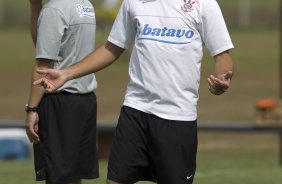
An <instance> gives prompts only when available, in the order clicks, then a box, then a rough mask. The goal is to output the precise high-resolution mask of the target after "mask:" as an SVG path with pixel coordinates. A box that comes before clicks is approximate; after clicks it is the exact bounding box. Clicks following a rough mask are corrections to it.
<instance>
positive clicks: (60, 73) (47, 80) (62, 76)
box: [33, 69, 68, 92]
mask: <svg viewBox="0 0 282 184" xmlns="http://www.w3.org/2000/svg"><path fill="white" fill-rule="evenodd" d="M37 72H38V73H39V74H41V75H43V76H44V77H42V78H41V79H38V80H36V81H34V82H33V85H41V86H43V87H44V88H45V90H46V91H48V92H54V91H56V90H57V89H58V88H60V87H61V86H63V85H64V83H65V82H66V81H68V73H67V72H65V71H64V70H56V69H46V70H37Z"/></svg>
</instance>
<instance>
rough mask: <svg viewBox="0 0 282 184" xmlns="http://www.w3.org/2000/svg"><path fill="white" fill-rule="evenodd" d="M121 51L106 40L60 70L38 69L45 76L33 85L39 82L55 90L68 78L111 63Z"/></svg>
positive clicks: (48, 88) (46, 87)
mask: <svg viewBox="0 0 282 184" xmlns="http://www.w3.org/2000/svg"><path fill="white" fill-rule="evenodd" d="M123 51H124V49H123V48H120V47H118V46H116V45H114V44H112V43H111V42H108V41H107V42H106V43H105V44H103V45H102V46H100V47H99V48H98V49H97V50H96V51H94V52H92V53H91V54H90V55H88V56H87V57H86V58H84V59H83V60H82V61H80V62H78V63H76V64H74V65H72V66H70V67H68V68H65V69H62V70H54V69H48V70H38V73H40V74H43V75H45V77H43V78H41V79H39V80H36V81H35V82H34V85H39V84H40V85H43V86H44V87H45V89H46V90H47V91H49V92H52V91H55V90H57V89H58V88H59V87H61V86H62V85H63V84H64V83H65V82H66V81H68V80H71V79H74V78H78V77H81V76H83V75H88V74H90V73H93V72H97V71H99V70H102V69H103V68H105V67H107V66H109V65H111V64H112V63H113V62H114V61H115V60H117V59H118V58H119V56H120V55H121V54H122V53H123Z"/></svg>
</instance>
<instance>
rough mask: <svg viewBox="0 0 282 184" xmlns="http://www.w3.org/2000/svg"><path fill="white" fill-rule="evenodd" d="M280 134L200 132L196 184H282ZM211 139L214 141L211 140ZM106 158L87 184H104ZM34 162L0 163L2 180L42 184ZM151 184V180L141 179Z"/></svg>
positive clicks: (4, 183)
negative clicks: (97, 173)
mask: <svg viewBox="0 0 282 184" xmlns="http://www.w3.org/2000/svg"><path fill="white" fill-rule="evenodd" d="M277 138H278V137H277V136H276V135H271V134H260V135H259V136H258V135H255V134H229V133H228V134H214V133H200V135H199V149H198V159H197V160H198V165H197V174H196V177H195V182H194V183H195V184H227V183H228V184H238V183H240V184H280V183H281V181H282V174H281V172H282V165H279V163H278V162H279V159H278V158H279V157H278V147H277V145H278V141H277V140H278V139H277ZM210 140H212V141H210ZM106 164H107V163H106V161H100V178H99V179H97V180H94V181H93V180H92V181H85V184H90V183H95V184H104V183H105V179H106ZM33 173H34V171H33V161H32V158H31V159H29V160H28V161H21V162H18V161H3V162H0V183H1V184H2V183H3V184H18V183H19V182H20V183H21V184H36V183H38V184H43V183H44V182H35V181H34V174H33ZM138 184H149V182H138Z"/></svg>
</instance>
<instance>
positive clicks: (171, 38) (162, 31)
mask: <svg viewBox="0 0 282 184" xmlns="http://www.w3.org/2000/svg"><path fill="white" fill-rule="evenodd" d="M193 37H194V31H192V30H190V29H174V28H169V27H152V26H151V25H149V24H144V27H141V26H140V24H138V28H137V40H150V41H156V42H162V43H168V44H189V43H191V40H192V38H193Z"/></svg>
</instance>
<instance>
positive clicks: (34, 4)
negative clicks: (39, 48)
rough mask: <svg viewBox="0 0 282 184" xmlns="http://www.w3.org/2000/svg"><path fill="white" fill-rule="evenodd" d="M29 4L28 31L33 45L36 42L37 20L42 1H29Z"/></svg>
mask: <svg viewBox="0 0 282 184" xmlns="http://www.w3.org/2000/svg"><path fill="white" fill-rule="evenodd" d="M29 2H30V31H31V37H32V41H33V44H34V45H36V40H37V20H38V17H39V14H40V11H41V9H42V0H29Z"/></svg>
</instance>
